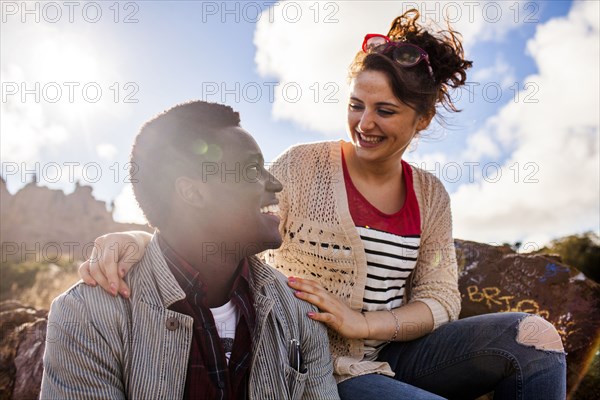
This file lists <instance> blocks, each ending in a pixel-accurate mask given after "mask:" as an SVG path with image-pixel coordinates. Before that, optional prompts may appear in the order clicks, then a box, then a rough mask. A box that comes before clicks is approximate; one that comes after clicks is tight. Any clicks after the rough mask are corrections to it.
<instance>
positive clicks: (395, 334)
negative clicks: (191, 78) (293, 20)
mask: <svg viewBox="0 0 600 400" xmlns="http://www.w3.org/2000/svg"><path fill="white" fill-rule="evenodd" d="M418 18H419V14H418V12H417V11H416V10H411V11H408V12H407V13H405V14H403V15H402V16H400V17H398V18H396V19H395V20H394V22H393V24H392V27H391V29H390V31H389V33H388V34H387V35H385V36H384V35H379V34H369V35H367V36H366V37H365V40H364V42H363V46H362V51H360V52H359V53H358V54H357V55H356V56H355V58H354V61H353V62H352V64H351V66H350V89H351V95H350V100H349V105H348V134H349V137H350V142H343V141H339V142H322V143H313V144H305V145H299V146H295V147H292V148H291V149H289V150H287V151H286V152H285V153H283V154H282V155H281V156H280V157H279V158H278V159H277V160H276V161H275V162H274V163H273V166H272V168H271V172H272V173H273V174H274V175H275V176H276V178H277V179H279V180H280V181H281V182H282V183H283V185H284V190H283V191H282V192H281V193H280V195H279V196H278V197H279V202H280V203H279V204H280V217H281V225H280V231H281V234H282V236H283V244H282V246H281V247H280V248H279V249H277V250H274V251H270V252H269V253H267V254H266V255H265V257H266V260H267V262H268V263H269V264H271V265H272V266H274V267H275V268H277V269H279V270H280V271H281V272H283V273H284V274H286V275H288V277H289V286H290V287H291V288H292V289H293V290H295V294H296V296H297V297H298V298H300V299H303V300H305V301H308V302H310V303H312V304H314V305H316V306H317V307H318V308H319V310H320V312H319V313H311V314H309V317H310V318H312V319H314V320H317V321H321V322H323V323H325V324H327V326H328V327H329V328H330V329H329V333H330V350H331V352H332V355H333V357H334V368H335V374H336V379H337V380H338V389H339V392H340V396H341V397H342V398H343V399H370V398H385V399H392V398H410V399H420V398H423V399H425V398H427V399H434V398H439V397H438V396H443V397H446V398H458V399H467V398H476V397H478V396H480V395H482V394H485V393H488V392H490V391H494V393H495V398H498V399H521V398H524V399H530V398H543V399H563V398H564V397H565V390H566V381H565V374H566V364H565V356H564V352H563V351H562V343H561V340H560V336H559V335H558V333H557V332H556V330H555V329H554V327H553V326H552V325H551V324H550V323H548V322H546V321H545V320H543V319H542V318H540V317H537V316H529V315H527V314H523V313H502V314H487V315H482V316H477V317H472V318H467V319H464V320H458V321H455V320H456V319H457V318H458V314H459V311H460V301H461V298H460V293H459V291H458V284H457V265H456V258H455V251H454V246H453V239H452V221H451V215H450V202H449V196H448V194H447V192H446V191H445V189H444V188H443V186H442V184H441V182H440V181H439V180H438V179H436V178H435V177H434V176H432V175H431V174H429V173H427V172H425V171H422V170H420V169H418V168H415V167H411V166H410V165H408V164H407V163H406V162H405V161H403V160H402V156H403V154H404V151H405V150H406V148H407V147H408V146H409V144H410V143H411V141H412V140H413V138H414V137H415V136H418V135H419V134H420V132H421V131H422V130H424V129H426V128H427V126H428V125H429V123H430V121H431V120H432V118H433V117H434V116H435V114H436V106H437V105H441V106H443V107H444V108H445V109H446V110H448V111H450V112H452V111H457V110H456V108H455V107H454V104H453V102H452V99H451V97H450V95H449V88H451V87H452V88H456V87H459V86H461V85H463V84H464V83H465V80H466V69H467V68H469V67H470V66H471V62H470V61H467V60H465V59H464V56H463V50H462V45H461V43H460V40H459V38H458V37H457V34H456V33H455V32H453V31H452V30H449V31H445V32H438V33H437V34H432V33H430V32H428V31H427V30H425V29H424V28H422V27H421V26H420V25H419V24H418V22H417V21H418ZM132 235H133V236H134V237H135V239H136V240H138V241H143V240H144V237H145V236H144V235H143V234H135V233H132ZM114 240H117V241H119V242H120V243H125V242H126V241H127V240H128V239H127V235H116V236H115V237H112V236H108V238H106V237H104V238H103V239H101V241H102V242H104V243H106V242H109V243H112V242H113V241H114ZM134 258H136V259H137V258H138V257H134ZM95 264H96V263H94V265H92V267H91V268H90V267H89V264H88V263H85V264H83V265H82V268H81V275H82V278H83V279H84V280H85V281H86V282H90V283H92V282H93V278H96V280H98V282H99V283H101V284H106V282H107V280H106V278H105V277H104V276H102V274H101V272H102V268H106V270H107V275H108V276H109V277H110V278H109V280H110V281H111V282H115V283H113V287H111V290H112V293H113V294H116V293H117V284H116V282H118V280H117V279H118V278H117V276H116V275H117V273H116V267H115V266H114V265H113V266H111V267H108V266H106V265H104V266H102V267H99V266H97V265H95ZM127 266H128V265H126V264H122V265H120V267H119V271H121V270H122V269H123V268H122V267H125V268H124V271H123V272H125V273H126V269H127ZM90 270H91V274H92V275H93V278H92V275H90ZM121 275H123V273H121ZM451 321H454V322H451Z"/></svg>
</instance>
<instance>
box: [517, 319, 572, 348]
mask: <svg viewBox="0 0 600 400" xmlns="http://www.w3.org/2000/svg"><path fill="white" fill-rule="evenodd" d="M517 342H518V343H520V344H522V345H524V346H533V347H535V348H536V349H538V350H547V351H555V352H561V353H562V352H564V348H563V343H562V339H561V338H560V335H559V334H558V332H557V331H556V328H554V325H552V324H551V323H550V322H548V321H546V320H545V319H544V318H542V317H539V316H537V315H530V316H527V317H525V318H523V319H522V320H521V322H519V331H518V334H517Z"/></svg>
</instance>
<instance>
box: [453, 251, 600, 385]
mask: <svg viewBox="0 0 600 400" xmlns="http://www.w3.org/2000/svg"><path fill="white" fill-rule="evenodd" d="M455 244H456V249H457V257H458V261H459V270H460V273H459V281H458V282H459V287H460V291H461V294H462V311H461V314H460V318H465V317H469V316H472V315H479V314H485V313H491V312H504V311H523V312H528V313H532V314H538V315H541V316H542V317H544V318H545V319H546V320H548V321H550V322H551V323H552V324H554V326H555V327H556V329H557V330H558V332H559V334H560V335H561V337H562V340H563V345H564V347H565V351H566V352H567V375H568V377H567V384H568V388H567V390H568V392H569V393H573V392H574V391H575V390H576V389H577V386H578V385H579V382H580V381H581V379H582V378H583V375H584V374H585V372H586V371H587V368H588V365H589V363H590V361H591V359H592V358H593V357H594V354H595V352H596V351H597V346H598V341H599V339H600V319H598V317H597V316H598V315H600V285H599V284H598V283H596V282H594V281H592V280H591V279H588V278H586V277H585V276H584V275H583V274H582V273H581V272H579V271H578V270H577V269H575V268H573V267H569V266H568V265H565V264H563V263H561V262H560V260H559V259H558V258H557V257H548V256H542V255H527V254H516V253H514V252H513V251H512V250H510V249H509V248H507V247H497V246H490V245H486V244H481V243H475V242H467V241H461V240H457V241H456V242H455Z"/></svg>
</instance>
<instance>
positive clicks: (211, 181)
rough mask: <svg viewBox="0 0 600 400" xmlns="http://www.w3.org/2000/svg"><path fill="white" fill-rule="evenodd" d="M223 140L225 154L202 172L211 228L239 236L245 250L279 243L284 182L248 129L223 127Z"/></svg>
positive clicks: (230, 237)
mask: <svg viewBox="0 0 600 400" xmlns="http://www.w3.org/2000/svg"><path fill="white" fill-rule="evenodd" d="M219 142H220V144H221V145H222V147H223V156H222V158H221V160H220V161H219V162H216V163H214V167H215V168H211V169H210V171H211V173H210V174H207V175H206V177H203V180H205V182H206V186H205V187H204V188H203V197H204V199H205V207H204V209H205V213H204V215H205V221H204V222H208V221H211V223H210V224H209V225H208V226H207V228H209V229H214V232H215V235H217V234H218V232H219V233H221V234H222V236H224V237H227V240H228V242H235V245H236V246H238V245H239V246H240V247H241V248H242V251H244V250H246V251H244V253H249V254H256V253H258V252H261V251H264V250H266V249H270V248H277V247H279V246H280V245H281V235H280V234H279V217H278V215H277V214H278V212H279V206H277V203H278V200H277V198H276V196H275V195H276V193H278V192H280V191H281V190H282V188H283V187H282V185H281V182H279V181H278V180H277V179H275V177H274V176H273V175H271V174H270V173H269V172H268V171H267V170H266V169H265V167H264V159H263V155H262V152H261V150H260V148H259V147H258V144H256V141H255V140H254V139H253V138H252V136H250V134H248V132H246V131H245V130H243V129H241V128H238V127H231V128H225V129H223V130H221V131H220V132H219ZM213 172H214V173H213ZM211 225H212V226H211ZM217 230H218V231H217Z"/></svg>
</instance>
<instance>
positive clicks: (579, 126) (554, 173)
mask: <svg viewBox="0 0 600 400" xmlns="http://www.w3.org/2000/svg"><path fill="white" fill-rule="evenodd" d="M599 8H600V7H599V3H597V2H576V3H574V4H573V6H572V9H571V11H570V12H569V14H568V16H566V17H561V18H554V19H552V20H550V21H548V22H547V23H545V24H543V25H539V26H538V27H537V31H536V33H535V36H534V38H533V39H532V40H530V41H529V43H528V45H527V48H528V51H529V53H530V54H531V56H532V57H533V59H534V61H535V62H536V64H537V67H538V70H539V73H538V74H536V75H534V76H531V77H527V78H526V79H525V81H528V82H535V83H536V84H537V88H538V89H539V90H538V92H537V94H536V96H535V99H537V100H538V101H537V102H535V103H531V102H525V101H524V99H525V97H524V94H525V93H520V95H521V96H520V101H519V102H511V103H508V104H507V105H506V106H504V107H503V108H502V109H501V110H500V111H499V112H498V113H497V115H495V116H494V117H492V118H490V120H489V121H487V123H486V126H485V131H486V132H487V135H488V137H487V139H489V140H490V142H494V141H497V142H498V143H500V144H501V146H503V147H504V148H505V149H510V151H511V152H510V155H509V157H508V159H507V160H506V161H505V162H504V164H503V165H502V170H501V171H502V177H501V178H500V179H499V180H497V181H495V182H494V181H493V180H490V179H488V181H486V180H481V181H480V182H478V183H474V184H469V185H463V186H461V187H460V188H459V189H458V190H457V191H456V192H455V193H454V194H453V195H452V201H453V211H454V226H455V236H457V237H462V238H470V239H476V240H481V241H503V240H511V239H512V240H514V239H515V238H518V239H521V240H524V241H540V240H548V239H550V238H555V237H559V236H562V235H566V234H571V233H573V232H580V231H583V230H589V229H592V230H598V227H599V222H600V214H599V206H600V187H599V185H600V183H599V182H600V172H599V161H600V156H599V150H598V149H599V132H600V127H599V124H600V123H599V120H598V115H599V114H598V110H599V109H600V103H599V92H598V90H599V89H598V88H599V87H600V82H599V76H598V70H599V61H598V60H599V59H600V54H599V48H600V40H599V37H600V35H599V29H598V25H599V21H598V15H600V13H599V11H600V10H599ZM564 38H568V40H564ZM561 54H568V55H569V58H568V60H569V61H568V62H565V58H564V57H559V55H561ZM477 135H480V136H478V137H481V135H482V134H481V133H478V134H477ZM487 139H486V140H487ZM477 140H479V139H478V138H477V137H476V138H475V139H472V140H471V142H472V143H474V142H477ZM484 142H485V141H484ZM485 147H486V145H479V146H475V148H479V149H483V148H485Z"/></svg>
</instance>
